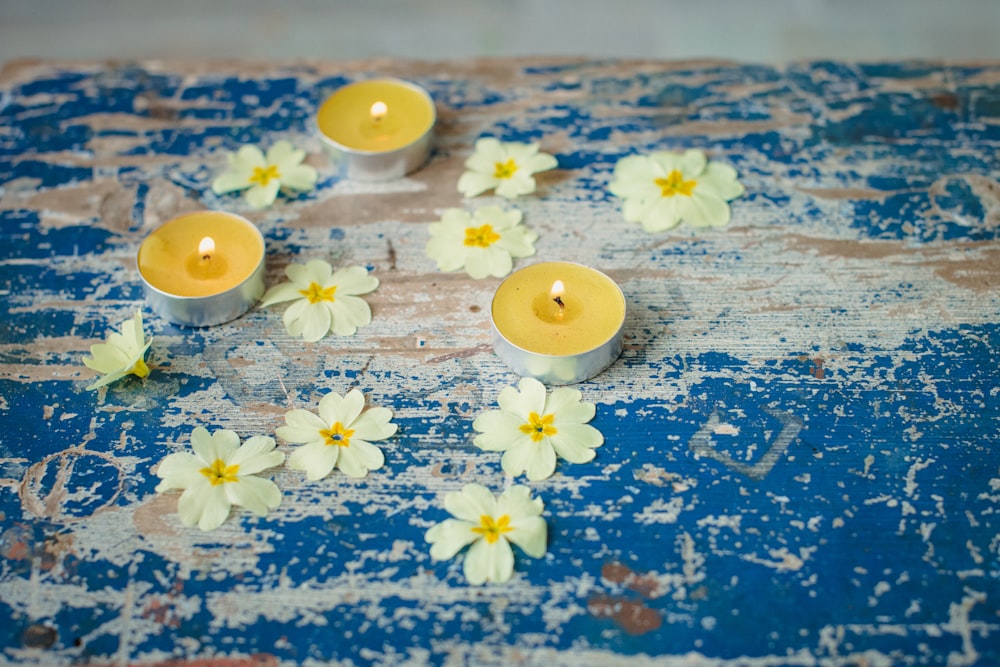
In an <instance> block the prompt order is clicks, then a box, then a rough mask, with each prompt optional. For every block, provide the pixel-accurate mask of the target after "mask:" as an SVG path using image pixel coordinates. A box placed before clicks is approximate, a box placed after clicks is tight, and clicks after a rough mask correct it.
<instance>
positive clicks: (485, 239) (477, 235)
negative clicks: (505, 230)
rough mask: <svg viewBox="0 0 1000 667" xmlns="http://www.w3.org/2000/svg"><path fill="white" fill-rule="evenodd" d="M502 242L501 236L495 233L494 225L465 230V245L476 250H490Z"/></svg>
mask: <svg viewBox="0 0 1000 667" xmlns="http://www.w3.org/2000/svg"><path fill="white" fill-rule="evenodd" d="M499 240H500V235H499V234H497V233H496V232H495V231H493V225H483V226H482V227H466V228H465V245H467V246H475V247H476V248H489V247H490V246H491V245H493V244H494V243H496V242H497V241H499Z"/></svg>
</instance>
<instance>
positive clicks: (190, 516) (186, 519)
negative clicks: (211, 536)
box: [177, 479, 231, 530]
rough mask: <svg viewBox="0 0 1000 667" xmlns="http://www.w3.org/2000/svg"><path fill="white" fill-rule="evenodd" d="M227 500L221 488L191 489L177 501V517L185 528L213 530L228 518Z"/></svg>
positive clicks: (203, 485) (201, 487)
mask: <svg viewBox="0 0 1000 667" xmlns="http://www.w3.org/2000/svg"><path fill="white" fill-rule="evenodd" d="M230 507H231V506H230V503H229V499H228V498H227V497H226V492H225V490H223V488H222V487H221V486H212V485H211V484H209V483H208V480H207V479H206V480H205V483H204V484H199V485H198V486H194V487H191V488H189V489H187V490H186V491H184V493H182V494H181V497H180V499H179V500H178V501H177V515H178V516H179V517H180V520H181V523H183V524H184V525H185V526H194V525H196V524H197V526H198V527H199V528H200V529H202V530H214V529H216V528H218V527H219V526H221V525H222V522H224V521H225V520H226V519H227V518H228V517H229V510H230Z"/></svg>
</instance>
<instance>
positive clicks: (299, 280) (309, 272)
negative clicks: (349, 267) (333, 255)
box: [285, 259, 333, 289]
mask: <svg viewBox="0 0 1000 667" xmlns="http://www.w3.org/2000/svg"><path fill="white" fill-rule="evenodd" d="M285 275H286V276H288V279H289V280H291V281H292V282H293V283H295V284H296V285H298V286H299V289H305V288H307V287H309V285H310V284H311V283H316V284H318V285H321V286H323V287H326V286H327V285H329V281H330V276H331V275H333V267H331V266H330V263H329V262H325V261H323V260H322V259H312V260H309V261H308V262H306V263H305V264H289V265H288V266H286V267H285Z"/></svg>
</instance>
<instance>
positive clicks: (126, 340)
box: [83, 310, 153, 389]
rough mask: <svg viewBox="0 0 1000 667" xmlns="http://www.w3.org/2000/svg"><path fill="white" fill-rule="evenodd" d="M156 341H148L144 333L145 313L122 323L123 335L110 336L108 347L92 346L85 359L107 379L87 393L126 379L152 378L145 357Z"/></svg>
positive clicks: (86, 364)
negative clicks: (143, 321) (143, 319)
mask: <svg viewBox="0 0 1000 667" xmlns="http://www.w3.org/2000/svg"><path fill="white" fill-rule="evenodd" d="M152 343H153V339H152V338H150V339H148V340H145V335H144V334H143V331H142V312H141V311H138V310H137V311H135V316H134V317H133V318H132V319H131V320H125V321H124V322H122V323H121V333H118V332H117V331H113V332H111V333H110V334H108V342H107V343H97V344H96V345H91V346H90V354H91V355H92V356H89V357H84V358H83V364H84V365H85V366H86V367H87V368H92V369H93V370H95V371H97V372H98V373H103V374H104V377H102V378H101V379H99V380H98V381H97V382H95V383H94V384H92V385H90V386H89V387H87V389H97V388H98V387H103V386H105V385H108V384H111V383H112V382H114V381H115V380H118V379H121V378H123V377H125V376H126V375H135V376H137V377H141V378H144V377H146V376H147V375H149V366H147V365H146V361H145V359H144V357H145V356H146V350H148V349H149V346H150V345H151V344H152Z"/></svg>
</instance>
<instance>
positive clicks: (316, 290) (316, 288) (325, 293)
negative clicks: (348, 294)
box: [299, 283, 337, 303]
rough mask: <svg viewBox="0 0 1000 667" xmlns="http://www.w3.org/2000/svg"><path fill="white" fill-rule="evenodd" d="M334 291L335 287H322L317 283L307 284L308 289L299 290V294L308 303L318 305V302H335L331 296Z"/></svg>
mask: <svg viewBox="0 0 1000 667" xmlns="http://www.w3.org/2000/svg"><path fill="white" fill-rule="evenodd" d="M336 291H337V286H336V285H330V286H329V287H322V286H321V285H320V284H319V283H309V289H300V290H299V294H301V295H302V296H304V297H305V298H307V299H309V303H319V302H320V301H335V299H334V298H333V294H334V292H336Z"/></svg>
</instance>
